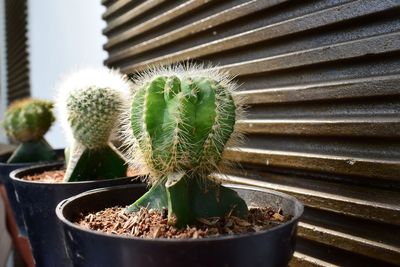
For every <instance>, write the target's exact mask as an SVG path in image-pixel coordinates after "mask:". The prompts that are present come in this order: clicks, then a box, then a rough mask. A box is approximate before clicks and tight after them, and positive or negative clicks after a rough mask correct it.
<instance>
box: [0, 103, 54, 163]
mask: <svg viewBox="0 0 400 267" xmlns="http://www.w3.org/2000/svg"><path fill="white" fill-rule="evenodd" d="M52 110H53V103H52V102H50V101H45V100H38V99H30V98H27V99H23V100H18V101H15V102H14V103H12V104H11V105H10V107H9V108H8V110H7V111H6V114H5V118H4V121H3V127H4V129H5V131H6V133H7V135H8V136H10V137H11V138H13V139H15V140H17V141H19V142H21V144H20V145H19V146H18V147H17V149H16V150H15V151H14V153H13V154H12V155H11V157H10V158H9V159H8V161H7V162H8V163H26V162H39V161H49V160H54V159H55V158H56V155H55V153H54V151H53V149H52V147H51V146H50V145H49V144H48V143H47V142H46V140H44V138H43V136H44V135H45V134H46V132H47V131H48V130H49V128H50V127H51V125H52V123H53V122H54V115H53V111H52Z"/></svg>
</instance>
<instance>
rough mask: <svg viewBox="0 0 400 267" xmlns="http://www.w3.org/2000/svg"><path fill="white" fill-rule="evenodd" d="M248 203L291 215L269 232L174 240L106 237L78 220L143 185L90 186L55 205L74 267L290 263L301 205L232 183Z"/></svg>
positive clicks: (126, 198)
mask: <svg viewBox="0 0 400 267" xmlns="http://www.w3.org/2000/svg"><path fill="white" fill-rule="evenodd" d="M230 187H231V188H234V189H235V190H237V192H238V193H239V194H240V195H241V196H242V197H243V198H244V199H245V200H246V202H247V204H248V205H249V206H271V207H274V208H279V207H281V208H282V209H283V211H284V212H286V213H289V214H291V215H293V218H292V219H291V220H290V221H289V222H286V223H285V224H283V225H280V226H277V227H275V228H273V229H271V230H268V231H263V232H258V233H251V234H243V235H236V236H223V237H218V238H204V239H188V240H171V239H141V238H134V237H124V236H117V235H108V234H104V233H100V232H96V231H92V230H87V229H84V228H82V227H80V226H78V225H76V224H74V223H73V222H74V220H75V219H76V218H77V216H79V215H80V214H81V213H87V212H95V211H99V210H102V209H104V208H107V207H112V206H116V205H119V206H126V205H128V204H131V203H132V202H133V201H134V200H136V199H137V198H138V197H140V196H141V195H142V194H143V193H144V192H145V188H144V187H138V186H125V187H114V188H112V189H110V188H104V189H98V190H92V191H90V192H85V193H82V194H80V195H78V196H75V197H71V198H69V199H67V200H65V201H63V202H61V203H60V204H59V205H58V206H57V210H56V212H57V216H58V218H59V219H60V220H61V221H62V223H63V226H64V231H65V236H66V242H67V246H68V251H69V255H70V257H71V258H72V260H73V262H74V266H76V267H103V266H104V267H110V266H118V267H133V266H138V267H142V266H143V267H144V266H146V267H159V266H162V267H177V266H191V267H195V266H196V267H201V266H204V267H213V266H218V267H238V266H240V267H247V266H251V267H258V266H269V267H272V266H287V264H288V262H289V260H290V259H291V257H292V255H293V252H294V248H295V241H296V229H297V222H298V220H299V217H300V216H301V214H302V213H303V205H302V204H301V203H300V202H299V201H297V200H296V199H295V198H293V197H290V196H288V195H285V194H282V193H279V192H275V191H270V190H265V189H260V188H255V187H248V186H238V185H231V186H230Z"/></svg>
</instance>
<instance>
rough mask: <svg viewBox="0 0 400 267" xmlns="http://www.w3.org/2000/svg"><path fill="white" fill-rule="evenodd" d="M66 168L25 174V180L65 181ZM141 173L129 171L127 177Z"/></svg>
mask: <svg viewBox="0 0 400 267" xmlns="http://www.w3.org/2000/svg"><path fill="white" fill-rule="evenodd" d="M64 175H65V170H54V171H45V172H42V173H36V174H33V175H27V176H24V177H23V179H24V180H28V181H35V182H42V183H63V181H64ZM135 175H139V174H138V172H135V171H134V170H129V169H128V171H127V177H131V176H135Z"/></svg>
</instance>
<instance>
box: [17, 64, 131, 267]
mask: <svg viewBox="0 0 400 267" xmlns="http://www.w3.org/2000/svg"><path fill="white" fill-rule="evenodd" d="M129 89H130V84H129V82H128V81H127V80H126V79H125V78H124V77H123V76H122V75H121V74H120V73H119V72H118V71H114V70H109V69H106V68H102V69H85V70H81V71H78V72H75V73H73V74H72V75H70V76H68V77H67V78H66V79H65V80H64V81H63V82H62V83H61V84H60V86H59V88H58V91H59V94H58V96H57V108H58V109H59V111H60V120H61V123H62V125H63V126H64V129H65V131H66V134H67V138H68V140H69V143H70V146H69V149H68V151H67V152H66V169H65V172H61V173H60V171H59V170H60V169H62V168H63V164H50V165H42V166H36V167H34V168H27V169H21V170H18V171H16V172H13V173H12V174H11V176H12V179H13V183H14V186H15V189H16V192H17V194H18V196H19V200H20V203H21V207H22V210H23V213H24V217H25V222H26V225H27V230H28V236H29V240H30V242H31V244H32V248H33V255H34V259H35V262H36V265H37V266H41V267H46V266H51V267H53V266H71V263H70V261H69V258H68V257H67V255H66V254H65V248H64V242H63V234H62V231H61V229H60V226H59V223H58V221H57V219H56V216H55V213H54V210H55V207H56V205H57V204H58V202H60V201H61V200H63V199H65V198H67V197H70V196H72V195H74V194H78V193H80V192H83V191H86V190H89V189H93V188H99V187H105V186H114V185H121V184H126V183H132V178H127V177H126V176H127V165H126V164H125V160H124V158H123V156H122V155H121V153H120V152H119V151H118V150H117V149H116V148H115V147H114V145H113V144H112V143H111V138H112V136H113V134H114V133H113V132H114V128H115V126H116V125H117V124H118V117H119V113H120V112H121V104H122V101H123V99H124V97H125V94H128V92H129ZM43 173H45V174H43ZM60 176H61V178H62V179H61V181H59V182H55V181H54V180H52V178H53V179H55V178H56V177H60ZM124 177H125V178H124ZM49 178H50V180H49ZM32 203H34V204H32Z"/></svg>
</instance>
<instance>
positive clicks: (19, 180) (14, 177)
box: [10, 161, 142, 187]
mask: <svg viewBox="0 0 400 267" xmlns="http://www.w3.org/2000/svg"><path fill="white" fill-rule="evenodd" d="M63 165H64V162H63V161H56V162H51V163H43V164H35V165H34V166H28V167H24V168H19V169H16V170H14V171H12V172H11V173H10V178H11V180H13V181H14V182H17V183H24V184H31V185H33V186H59V187H61V186H69V185H82V184H93V183H98V182H106V181H121V180H125V179H131V180H132V182H133V181H134V180H137V179H140V177H142V175H136V176H125V177H118V178H114V179H102V180H88V181H78V182H67V183H66V182H62V183H50V182H40V181H28V180H24V179H22V178H19V177H17V175H19V174H21V173H23V172H26V171H29V170H33V169H39V168H46V167H49V168H50V167H62V166H63Z"/></svg>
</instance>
